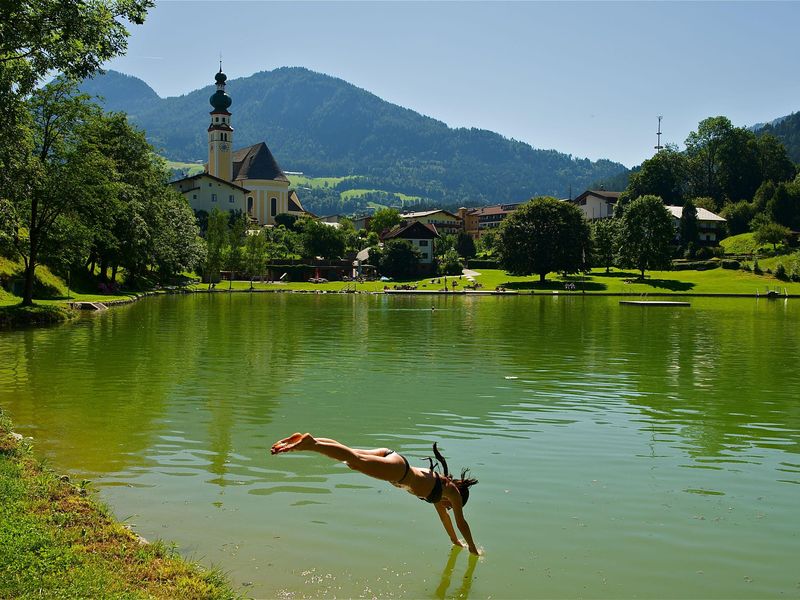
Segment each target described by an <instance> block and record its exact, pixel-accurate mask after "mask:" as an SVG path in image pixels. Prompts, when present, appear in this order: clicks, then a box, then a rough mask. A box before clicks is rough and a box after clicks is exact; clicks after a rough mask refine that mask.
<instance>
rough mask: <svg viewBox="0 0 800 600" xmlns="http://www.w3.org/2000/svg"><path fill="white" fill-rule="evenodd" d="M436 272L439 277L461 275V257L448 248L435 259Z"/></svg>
mask: <svg viewBox="0 0 800 600" xmlns="http://www.w3.org/2000/svg"><path fill="white" fill-rule="evenodd" d="M437 262H438V271H439V274H440V275H461V271H462V270H463V269H464V265H463V264H462V262H461V257H460V256H459V255H458V252H456V249H455V248H448V249H447V251H446V252H445V253H444V254H442V255H440V256H439V257H438V259H437Z"/></svg>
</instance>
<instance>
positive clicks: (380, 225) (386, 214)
mask: <svg viewBox="0 0 800 600" xmlns="http://www.w3.org/2000/svg"><path fill="white" fill-rule="evenodd" d="M400 220H401V219H400V213H399V212H398V210H397V209H396V208H379V209H378V210H376V211H375V214H374V215H372V219H371V220H370V222H369V230H370V231H374V232H375V233H377V234H378V235H381V234H383V232H384V231H389V230H390V229H392V228H393V227H396V226H397V225H399V224H400Z"/></svg>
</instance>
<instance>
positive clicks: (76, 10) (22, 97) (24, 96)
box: [0, 0, 153, 302]
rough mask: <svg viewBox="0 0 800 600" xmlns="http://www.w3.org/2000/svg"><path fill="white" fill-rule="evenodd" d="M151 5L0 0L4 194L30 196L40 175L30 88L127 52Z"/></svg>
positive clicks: (80, 73)
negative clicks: (130, 26)
mask: <svg viewBox="0 0 800 600" xmlns="http://www.w3.org/2000/svg"><path fill="white" fill-rule="evenodd" d="M152 6H153V1H152V0H96V1H92V2H64V1H63V0H16V1H13V2H12V1H6V2H2V3H0V198H6V199H12V198H16V199H17V200H19V199H20V198H21V197H23V196H24V197H29V196H30V194H31V193H32V191H31V189H30V187H29V182H30V181H31V178H33V179H37V178H38V175H34V174H33V173H32V170H33V171H35V170H36V167H35V166H34V165H31V163H30V160H29V157H30V155H31V154H32V153H33V152H35V150H34V148H33V145H34V141H33V139H32V135H31V129H32V128H34V127H35V125H34V124H33V123H32V119H31V116H30V111H29V104H28V103H29V101H30V100H31V94H34V96H38V98H39V101H40V100H41V98H42V95H41V93H40V92H41V90H39V92H37V93H35V92H36V90H37V87H38V86H39V85H40V84H41V82H42V81H43V80H44V79H45V78H46V77H48V76H51V75H52V74H54V73H55V74H58V73H61V74H63V75H64V76H65V77H66V78H72V79H82V78H84V77H86V76H87V75H89V74H91V73H93V72H94V71H96V70H97V68H98V67H99V66H100V65H101V64H102V63H103V62H105V61H107V60H108V59H110V58H113V57H114V56H117V55H119V54H121V53H123V52H124V51H125V47H126V42H127V40H126V37H127V30H126V29H125V23H126V22H127V23H134V24H141V23H142V22H144V18H145V16H146V12H147V9H148V8H150V7H152ZM34 102H37V100H36V99H34ZM67 120H68V121H70V119H67ZM72 124H74V122H72ZM58 128H59V129H60V130H62V131H63V130H64V127H62V126H60V125H59V126H58ZM15 204H16V202H15ZM35 220H36V219H35ZM34 235H36V234H35V233H34ZM28 301H29V300H25V302H28Z"/></svg>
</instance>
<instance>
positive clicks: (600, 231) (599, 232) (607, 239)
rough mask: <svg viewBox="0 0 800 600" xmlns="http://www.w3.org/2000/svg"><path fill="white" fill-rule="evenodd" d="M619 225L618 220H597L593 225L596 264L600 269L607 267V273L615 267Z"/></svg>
mask: <svg viewBox="0 0 800 600" xmlns="http://www.w3.org/2000/svg"><path fill="white" fill-rule="evenodd" d="M617 223H618V220H617V219H597V220H596V221H592V223H591V232H592V256H593V258H594V264H595V265H597V266H599V267H605V268H606V273H608V272H609V271H610V270H611V267H612V266H613V265H614V254H615V250H616V239H617Z"/></svg>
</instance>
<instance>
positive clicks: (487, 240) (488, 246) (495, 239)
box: [478, 229, 500, 256]
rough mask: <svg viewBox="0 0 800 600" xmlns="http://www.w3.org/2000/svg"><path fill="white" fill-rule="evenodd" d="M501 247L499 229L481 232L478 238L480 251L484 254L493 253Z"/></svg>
mask: <svg viewBox="0 0 800 600" xmlns="http://www.w3.org/2000/svg"><path fill="white" fill-rule="evenodd" d="M499 247H500V232H499V231H498V230H497V229H487V230H485V231H482V232H481V236H480V237H479V238H478V252H479V253H480V254H482V255H489V256H491V255H493V254H494V253H495V251H497V249H498V248H499Z"/></svg>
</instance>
